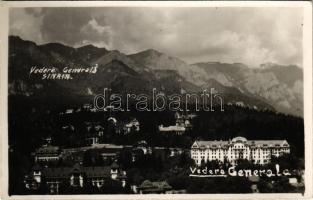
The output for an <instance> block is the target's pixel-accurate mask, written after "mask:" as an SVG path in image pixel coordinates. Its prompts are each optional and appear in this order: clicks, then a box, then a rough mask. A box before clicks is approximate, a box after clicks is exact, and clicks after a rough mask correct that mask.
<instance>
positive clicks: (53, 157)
mask: <svg viewBox="0 0 313 200" xmlns="http://www.w3.org/2000/svg"><path fill="white" fill-rule="evenodd" d="M60 154H61V150H60V148H59V147H58V146H52V145H50V144H45V145H43V146H41V147H39V148H38V149H36V150H35V152H34V153H33V155H34V158H35V162H51V161H58V160H59V159H60Z"/></svg>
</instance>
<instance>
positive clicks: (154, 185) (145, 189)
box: [136, 180, 172, 194]
mask: <svg viewBox="0 0 313 200" xmlns="http://www.w3.org/2000/svg"><path fill="white" fill-rule="evenodd" d="M169 190H172V187H171V186H170V185H169V184H168V183H167V182H166V181H154V182H151V181H149V180H145V181H143V182H142V183H141V185H140V186H138V187H137V188H136V191H137V192H138V193H139V194H165V193H166V192H167V191H169Z"/></svg>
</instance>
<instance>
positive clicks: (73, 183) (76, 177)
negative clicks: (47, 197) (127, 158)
mask: <svg viewBox="0 0 313 200" xmlns="http://www.w3.org/2000/svg"><path fill="white" fill-rule="evenodd" d="M126 178H127V177H126V172H125V171H121V170H120V168H119V165H117V164H116V163H115V162H114V163H113V164H112V165H111V166H95V167H83V166H81V165H80V164H78V163H76V164H75V165H74V166H72V167H48V168H47V167H46V168H41V167H40V166H39V165H36V166H34V167H33V168H32V170H31V172H30V173H29V174H28V175H26V176H25V181H24V183H25V187H26V188H27V189H29V190H36V189H38V188H39V186H40V184H43V183H45V184H46V185H47V186H48V190H49V193H50V194H58V193H59V189H60V187H61V185H68V186H69V187H81V188H83V187H85V186H86V184H87V183H89V184H90V185H92V186H95V187H98V188H100V187H101V186H102V185H103V183H104V181H105V180H108V179H111V180H116V181H120V182H121V184H122V186H123V187H125V185H126ZM68 183H69V184H68Z"/></svg>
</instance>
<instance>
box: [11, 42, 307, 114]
mask: <svg viewBox="0 0 313 200" xmlns="http://www.w3.org/2000/svg"><path fill="white" fill-rule="evenodd" d="M95 65H97V66H98V70H97V73H95V74H77V75H73V76H74V78H73V80H41V78H40V77H39V76H38V77H33V76H30V74H29V72H30V69H31V67H32V66H39V67H40V66H47V67H49V66H50V67H51V66H53V67H56V68H57V69H58V70H62V68H63V67H65V66H73V67H74V66H81V67H85V68H86V67H92V66H95ZM30 77H31V78H30ZM105 87H107V88H111V89H112V91H113V92H119V93H144V94H150V93H151V91H152V88H156V89H157V90H158V91H160V92H162V93H164V94H168V95H169V94H173V93H182V92H192V93H200V92H201V91H202V90H203V89H210V88H214V89H216V90H217V91H218V92H219V93H220V94H221V95H222V96H223V97H224V101H225V103H227V104H237V105H239V104H240V105H241V106H249V107H252V108H255V109H270V110H276V111H278V112H283V113H286V114H292V115H297V116H302V115H303V72H302V69H301V68H300V67H298V66H295V65H288V66H283V65H278V64H274V63H265V64H262V65H261V66H260V67H259V68H251V67H249V66H247V65H245V64H242V63H221V62H199V63H194V64H187V63H186V62H184V61H183V60H181V59H179V58H176V57H172V56H169V55H166V54H164V53H161V52H159V51H156V50H153V49H148V50H145V51H142V52H138V53H136V54H131V55H126V54H124V53H122V52H119V51H117V50H113V51H111V50H107V49H105V48H98V47H95V46H93V45H87V46H83V47H79V48H73V47H69V46H66V45H63V44H60V43H48V44H43V45H37V44H36V43H34V42H31V41H26V40H23V39H21V38H20V37H18V36H10V37H9V95H23V96H29V97H38V98H40V96H44V97H45V98H46V97H48V98H50V97H51V98H54V97H55V96H59V97H71V99H79V98H78V97H87V98H88V97H90V98H92V97H93V96H94V95H95V94H98V93H100V92H103V88H105Z"/></svg>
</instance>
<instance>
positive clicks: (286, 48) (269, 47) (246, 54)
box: [10, 8, 302, 67]
mask: <svg viewBox="0 0 313 200" xmlns="http://www.w3.org/2000/svg"><path fill="white" fill-rule="evenodd" d="M10 19H11V20H10V33H11V34H16V35H20V36H21V37H22V38H24V39H29V40H33V41H35V42H37V43H46V42H62V43H64V44H67V45H70V46H81V45H84V44H94V45H96V46H104V47H106V48H108V49H117V50H120V51H121V52H124V53H127V54H130V53H135V52H138V51H141V50H145V49H148V48H154V49H157V50H159V51H162V52H164V53H167V54H169V55H172V56H176V57H179V58H181V59H182V60H185V61H186V62H189V63H194V62H199V61H201V62H205V61H221V62H242V63H245V64H247V65H249V66H251V67H257V66H259V65H260V64H261V63H265V62H276V63H280V64H298V65H300V66H301V64H302V10H301V9H300V8H28V9H20V8H16V9H12V10H11V12H10Z"/></svg>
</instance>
